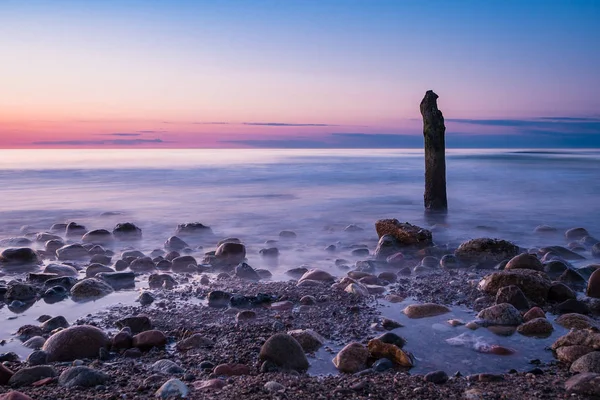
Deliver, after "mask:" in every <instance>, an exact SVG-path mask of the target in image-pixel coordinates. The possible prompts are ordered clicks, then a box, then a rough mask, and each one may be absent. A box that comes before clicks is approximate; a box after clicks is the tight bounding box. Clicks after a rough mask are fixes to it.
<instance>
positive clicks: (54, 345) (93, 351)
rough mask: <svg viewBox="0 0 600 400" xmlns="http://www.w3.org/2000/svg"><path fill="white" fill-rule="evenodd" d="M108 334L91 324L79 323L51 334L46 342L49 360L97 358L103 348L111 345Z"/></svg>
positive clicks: (43, 348)
mask: <svg viewBox="0 0 600 400" xmlns="http://www.w3.org/2000/svg"><path fill="white" fill-rule="evenodd" d="M109 343H110V342H109V340H108V336H107V335H106V333H104V332H103V331H102V330H100V329H98V328H96V327H95V326H91V325H77V326H72V327H70V328H67V329H63V330H61V331H59V332H57V333H55V334H54V335H52V336H50V338H48V340H46V343H44V347H42V350H44V351H45V352H46V353H47V354H48V361H49V362H54V361H73V360H76V359H79V358H96V357H98V352H99V351H100V349H101V348H107V347H108V345H109Z"/></svg>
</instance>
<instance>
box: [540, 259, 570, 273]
mask: <svg viewBox="0 0 600 400" xmlns="http://www.w3.org/2000/svg"><path fill="white" fill-rule="evenodd" d="M567 269H569V265H567V263H566V262H565V261H561V260H552V261H548V262H546V263H545V264H544V272H546V273H547V274H548V275H550V276H553V277H557V276H560V275H561V274H562V273H564V272H565V271H566V270H567Z"/></svg>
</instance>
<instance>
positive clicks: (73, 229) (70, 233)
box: [65, 222, 87, 238]
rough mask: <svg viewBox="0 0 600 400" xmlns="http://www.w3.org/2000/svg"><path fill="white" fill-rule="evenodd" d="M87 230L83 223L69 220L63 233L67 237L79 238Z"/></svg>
mask: <svg viewBox="0 0 600 400" xmlns="http://www.w3.org/2000/svg"><path fill="white" fill-rule="evenodd" d="M86 232H87V229H86V228H85V226H83V225H79V224H78V223H77V222H69V224H68V225H67V226H66V228H65V235H66V236H67V237H69V238H75V237H77V238H80V237H82V236H83V235H85V233H86Z"/></svg>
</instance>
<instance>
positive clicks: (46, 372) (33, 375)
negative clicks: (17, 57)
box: [8, 365, 56, 387]
mask: <svg viewBox="0 0 600 400" xmlns="http://www.w3.org/2000/svg"><path fill="white" fill-rule="evenodd" d="M55 376H56V370H55V369H54V368H52V367H51V366H49V365H36V366H35V367H26V368H21V369H20V370H18V371H17V372H15V374H14V375H13V376H11V378H10V379H9V380H8V384H9V385H10V386H12V387H19V386H29V385H31V384H32V383H34V382H37V381H39V380H41V379H44V378H54V377H55Z"/></svg>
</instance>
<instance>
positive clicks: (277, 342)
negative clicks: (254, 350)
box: [259, 333, 308, 371]
mask: <svg viewBox="0 0 600 400" xmlns="http://www.w3.org/2000/svg"><path fill="white" fill-rule="evenodd" d="M259 358H260V360H261V361H271V362H273V363H274V364H275V365H277V366H278V367H281V368H284V369H292V370H296V371H304V370H306V369H308V360H307V359H306V355H304V350H303V349H302V346H301V345H300V343H298V341H297V340H296V339H294V338H293V337H292V336H290V335H287V334H284V333H276V334H275V335H273V336H271V337H270V338H269V339H268V340H267V341H266V342H265V343H264V344H263V346H262V347H261V349H260V354H259Z"/></svg>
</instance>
